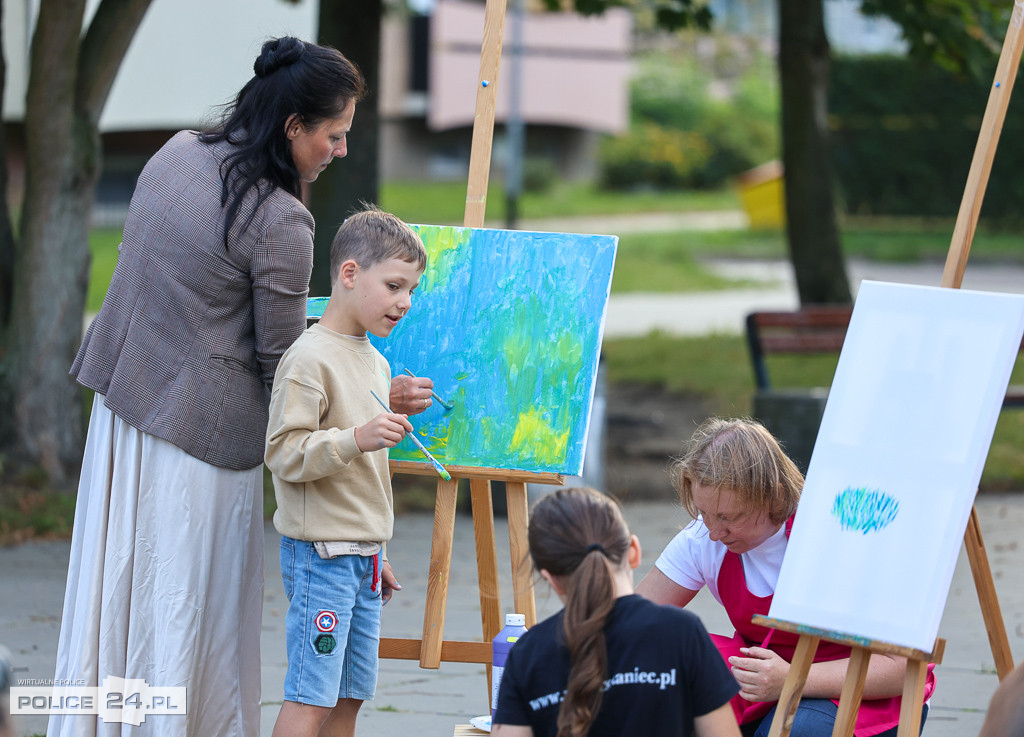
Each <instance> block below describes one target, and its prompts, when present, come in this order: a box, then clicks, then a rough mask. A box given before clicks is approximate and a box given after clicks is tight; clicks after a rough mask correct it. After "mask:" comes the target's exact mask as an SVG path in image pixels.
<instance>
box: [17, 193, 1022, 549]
mask: <svg viewBox="0 0 1024 737" xmlns="http://www.w3.org/2000/svg"><path fill="white" fill-rule="evenodd" d="M465 195H466V188H465V185H464V184H462V183H434V184H431V185H429V186H422V185H420V184H411V183H401V182H398V183H389V184H386V185H385V186H384V187H383V188H382V192H381V206H382V207H384V208H385V209H388V210H391V211H393V212H395V213H396V214H398V215H399V216H400V217H402V218H403V219H405V220H407V221H409V222H428V223H456V224H457V223H461V222H462V218H463V210H464V207H465ZM738 207H739V201H738V198H737V195H736V193H735V192H734V191H733V190H722V191H718V192H672V193H655V192H640V193H631V194H621V193H606V192H599V191H595V190H593V189H592V188H589V187H584V186H577V185H559V186H556V187H554V188H552V189H551V190H550V191H548V192H545V193H542V194H537V193H527V194H525V195H524V196H523V197H522V198H521V200H520V213H521V217H522V218H523V219H538V218H544V217H565V216H574V215H575V216H586V215H598V214H600V215H606V214H618V213H636V212H680V211H691V212H693V211H703V210H723V209H736V208H738ZM503 215H504V192H503V191H502V188H501V184H500V183H493V182H492V183H491V186H490V190H489V197H488V207H487V218H488V219H489V220H490V221H499V222H500V221H501V219H502V218H503ZM952 231H953V222H952V220H949V221H932V220H930V221H917V220H898V221H897V220H863V219H846V220H845V221H843V222H842V224H841V236H842V243H843V248H844V252H845V253H846V254H847V256H849V257H858V258H867V259H875V260H886V261H918V260H922V259H932V260H940V261H941V260H944V259H945V256H946V252H947V251H948V249H949V240H950V236H951V234H952ZM120 239H121V232H120V230H119V229H103V230H96V231H93V233H92V234H91V237H90V248H91V251H92V257H93V259H92V272H91V278H90V283H89V293H88V298H87V310H89V311H91V312H95V311H96V310H98V309H99V308H100V305H101V304H102V301H103V295H104V294H105V292H106V289H107V286H108V285H109V283H110V276H111V274H112V272H113V269H114V264H115V263H116V261H117V247H118V244H119V243H120ZM712 256H719V257H726V256H728V257H740V258H743V257H748V258H785V257H786V243H785V239H784V235H783V233H782V232H781V231H778V230H750V229H744V230H723V231H715V232H691V231H686V232H672V233H628V234H625V235H622V236H621V239H620V243H619V252H618V254H617V258H616V264H615V278H614V281H613V284H612V292H613V293H617V294H621V293H627V292H637V291H647V292H688V291H698V290H713V289H722V288H726V287H732V286H736V285H738V284H741V283H742V282H736V281H732V280H728V279H724V278H722V277H719V276H717V275H716V274H714V273H712V272H711V271H710V270H709V269H708V268H707V267H705V266H704V265H703V261H702V259H705V258H707V257H712ZM971 260H972V261H978V260H989V261H1013V262H1017V263H1021V262H1024V249H1022V248H1021V246H1020V236H1019V234H1015V233H1009V232H1000V231H995V230H991V229H986V228H985V227H980V228H979V230H978V232H977V233H976V235H975V238H974V243H973V247H972V251H971ZM605 358H606V361H607V366H608V372H609V380H610V381H613V382H620V381H621V382H625V381H628V382H639V383H646V384H650V385H653V386H659V387H666V388H668V389H669V390H672V391H678V392H686V393H692V394H699V395H702V396H706V397H709V398H710V404H711V406H712V407H713V408H714V409H713V411H714V412H715V413H716V414H721V415H746V414H749V412H750V409H751V402H752V397H753V388H754V382H753V377H752V376H751V370H750V365H749V359H748V357H747V353H746V347H745V345H744V343H743V339H742V338H740V337H738V336H706V337H701V338H673V337H669V336H666V335H658V334H655V335H651V336H647V337H644V338H635V339H626V340H612V341H607V342H606V344H605ZM769 361H770V368H771V372H772V377H773V380H774V382H775V383H776V385H778V386H799V387H809V386H827V385H828V384H829V383H830V382H831V378H832V375H833V372H834V370H835V362H836V357H828V356H807V357H793V356H777V357H771V358H770V359H769ZM1013 382H1014V383H1018V384H1021V383H1024V366H1022V362H1021V361H1020V360H1018V364H1017V369H1016V372H1015V374H1014V377H1013ZM1021 447H1024V411H1017V410H1010V411H1006V412H1002V413H1001V414H1000V419H999V424H998V425H997V428H996V434H995V438H994V440H993V443H992V449H991V452H990V454H989V459H988V462H987V464H986V466H985V472H984V475H983V477H982V486H983V488H986V489H1006V488H1015V489H1020V488H1024V457H1022V455H1021V453H1020V448H1021ZM0 461H2V459H0ZM5 494H6V496H5ZM272 509H273V500H272V499H268V505H267V511H272ZM72 510H73V500H66V499H63V500H61V499H58V500H56V501H54V500H49V501H48V494H47V493H46V491H45V490H44V489H41V488H38V486H37V485H36V484H35V483H34V482H33V480H32V479H26V480H25V482H24V483H23V484H21V485H19V487H18V489H17V490H16V493H13V494H12V493H11V490H5V489H2V488H0V544H3V542H5V541H7V542H10V541H11V540H13V539H17V538H18V536H19V535H24V534H26V533H27V534H33V533H31V532H28V531H31V530H34V531H35V533H34V534H44V535H45V534H51V535H62V534H66V533H67V531H68V530H70V520H71V514H72Z"/></svg>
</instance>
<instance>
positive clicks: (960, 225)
mask: <svg viewBox="0 0 1024 737" xmlns="http://www.w3.org/2000/svg"><path fill="white" fill-rule="evenodd" d="M1022 52H1024V4H1022V3H1020V2H1016V3H1014V7H1013V12H1012V14H1011V17H1010V24H1009V28H1008V29H1007V33H1006V39H1005V40H1004V42H1003V48H1002V52H1001V53H1000V56H999V64H998V66H997V67H996V75H995V79H994V80H993V83H992V88H991V90H990V92H989V98H988V104H987V105H986V108H985V115H984V118H983V119H982V124H981V130H980V132H979V134H978V143H977V146H976V147H975V150H974V158H973V159H972V161H971V169H970V172H969V173H968V177H967V186H966V188H965V191H964V196H963V199H962V200H961V203H960V210H959V212H958V214H957V221H956V226H955V228H954V230H953V237H952V240H951V242H950V248H949V253H948V255H947V257H946V265H945V268H944V270H943V274H942V282H941V284H940V286H943V287H949V288H951V289H959V288H960V286H961V284H962V282H963V276H964V270H965V268H966V266H967V257H968V255H969V254H970V250H971V242H972V240H973V238H974V232H975V230H976V228H977V225H978V216H979V213H980V212H981V204H982V201H983V199H984V196H985V188H986V186H987V184H988V178H989V174H990V173H991V170H992V161H993V159H994V158H995V151H996V147H997V145H998V143H999V134H1000V132H1001V131H1002V127H1003V121H1004V119H1005V118H1006V110H1007V106H1008V105H1009V102H1010V93H1011V92H1012V91H1013V84H1014V82H1015V80H1016V77H1017V68H1018V66H1019V64H1020V60H1021V54H1022ZM964 546H965V548H966V551H967V556H968V560H969V562H970V565H971V573H972V575H973V577H974V583H975V587H976V588H977V592H978V599H979V602H980V604H981V613H982V617H983V618H984V620H985V628H986V630H987V633H988V639H989V645H990V647H991V649H992V655H993V658H994V659H995V664H996V671H997V673H998V675H999V679H1000V680H1002V679H1003V678H1005V677H1006V676H1007V675H1008V674H1009V673H1010V671H1012V670H1013V656H1012V653H1011V651H1010V643H1009V640H1008V638H1007V635H1006V626H1005V624H1004V622H1003V615H1002V612H1001V610H1000V608H999V600H998V598H997V596H996V589H995V584H994V582H993V579H992V570H991V568H990V566H989V562H988V555H987V553H986V552H985V544H984V542H983V540H982V537H981V526H980V524H979V521H978V512H977V508H976V507H972V509H971V516H970V519H969V520H968V523H967V529H966V530H965V532H964ZM753 621H754V622H755V623H756V624H759V625H761V626H764V627H769V628H772V627H774V628H776V629H781V630H784V631H787V632H793V633H796V634H798V635H800V639H799V640H798V642H797V648H796V652H795V653H794V656H793V661H792V663H791V664H790V666H791V667H790V671H789V675H788V677H787V678H786V683H785V686H784V687H783V691H782V695H781V696H780V698H779V706H778V708H777V709H776V712H775V718H774V720H773V721H772V727H771V731H770V732H769V737H787V736H788V735H789V732H790V728H791V727H792V724H793V718H794V716H795V714H796V709H797V706H798V705H799V702H800V697H801V695H802V693H803V688H804V684H805V682H806V680H807V675H808V673H809V671H810V668H811V664H812V663H813V661H814V652H815V650H816V649H817V647H818V642H819V640H821V639H826V640H830V641H832V642H838V643H840V644H844V645H848V646H850V647H851V656H850V664H849V667H848V669H847V675H846V680H845V681H844V684H843V690H842V694H841V696H840V699H839V711H838V712H837V714H836V721H835V727H834V729H833V732H832V735H833V737H852V735H853V728H854V724H855V722H856V718H857V710H858V708H859V706H860V703H861V700H862V698H861V697H862V695H863V691H864V684H865V681H866V679H867V671H868V662H869V660H870V658H871V654H872V653H887V654H891V655H898V656H902V657H905V658H907V671H906V676H905V678H904V688H903V700H902V706H901V709H900V717H899V719H900V724H899V729H898V737H917V735H918V734H919V732H920V727H921V706H920V705H921V703H922V698H923V694H924V688H925V681H926V677H927V674H928V663H936V664H938V663H941V660H942V654H943V650H944V649H945V642H944V641H943V640H942V639H938V640H936V643H935V647H934V648H933V649H932V651H931V652H924V651H921V650H915V649H912V648H905V647H900V646H898V645H892V644H889V643H884V642H879V641H877V640H867V639H865V638H861V637H855V636H851V635H846V634H844V633H838V632H828V631H824V630H818V629H815V628H811V627H807V626H804V625H800V624H796V623H792V622H784V621H780V620H777V619H772V618H769V617H760V616H758V617H754V620H753Z"/></svg>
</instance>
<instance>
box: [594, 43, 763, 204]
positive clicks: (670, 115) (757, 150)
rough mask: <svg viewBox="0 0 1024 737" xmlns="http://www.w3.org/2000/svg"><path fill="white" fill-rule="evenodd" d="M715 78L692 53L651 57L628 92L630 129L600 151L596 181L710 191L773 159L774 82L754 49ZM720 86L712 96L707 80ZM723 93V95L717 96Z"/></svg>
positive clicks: (620, 185) (640, 66)
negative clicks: (732, 70) (729, 72)
mask: <svg viewBox="0 0 1024 737" xmlns="http://www.w3.org/2000/svg"><path fill="white" fill-rule="evenodd" d="M741 61H742V62H743V63H740V64H733V65H731V66H733V67H738V68H739V69H740V71H739V73H738V74H736V75H735V76H734V77H733V78H731V79H718V80H715V79H713V77H712V76H711V74H709V73H708V71H707V70H706V69H705V68H704V67H703V66H702V65H701V63H699V62H698V61H697V60H696V57H695V56H693V55H691V56H681V55H678V54H677V55H670V54H666V53H664V52H661V53H654V54H649V55H647V56H645V57H642V58H641V59H639V61H638V65H637V66H638V70H639V71H638V73H637V76H636V78H635V79H634V81H633V85H632V89H631V105H632V117H633V124H632V126H631V129H630V131H629V132H628V133H627V134H625V135H623V136H620V137H618V138H614V139H611V140H609V141H606V142H605V145H604V146H603V147H602V149H601V184H602V186H604V187H607V188H610V189H628V188H636V187H638V186H648V187H657V188H672V187H690V188H713V187H718V186H721V184H722V183H723V182H724V181H726V180H728V179H729V178H731V177H733V176H735V175H737V174H739V173H741V172H743V171H746V170H747V169H750V168H752V167H753V166H756V165H757V164H761V163H764V162H765V161H768V160H771V159H773V158H776V157H777V156H778V151H779V143H778V140H779V136H778V85H777V83H776V81H775V71H774V65H773V64H772V62H771V60H770V59H769V58H768V57H767V56H765V55H763V54H759V53H755V54H753V55H752V56H750V58H748V59H745V60H741ZM713 83H714V85H716V89H718V90H719V94H718V95H713V94H712V92H711V90H712V84H713ZM722 90H724V96H723V93H722Z"/></svg>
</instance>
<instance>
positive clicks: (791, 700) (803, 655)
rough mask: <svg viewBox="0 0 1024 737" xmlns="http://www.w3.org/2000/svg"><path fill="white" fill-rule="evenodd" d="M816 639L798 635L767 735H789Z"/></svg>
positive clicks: (816, 646) (776, 736)
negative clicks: (784, 683)
mask: <svg viewBox="0 0 1024 737" xmlns="http://www.w3.org/2000/svg"><path fill="white" fill-rule="evenodd" d="M818 639H819V638H817V637H814V636H812V635H800V639H799V640H798V641H797V643H796V652H794V653H793V662H792V663H790V665H789V675H788V676H787V677H786V685H784V686H783V687H782V695H781V696H780V697H779V704H778V706H777V707H776V709H775V718H774V719H773V720H772V728H771V731H770V732H769V733H768V737H789V732H790V730H791V729H793V718H794V717H795V716H796V709H797V707H798V706H800V697H801V696H802V695H803V692H804V684H805V683H806V682H807V674H808V673H809V672H810V670H811V664H812V663H813V662H814V652H815V651H816V650H817V649H818Z"/></svg>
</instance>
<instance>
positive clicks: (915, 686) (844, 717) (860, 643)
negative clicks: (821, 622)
mask: <svg viewBox="0 0 1024 737" xmlns="http://www.w3.org/2000/svg"><path fill="white" fill-rule="evenodd" d="M752 621H753V622H754V623H755V624H759V625H761V626H762V627H768V628H774V629H778V630H783V631H785V632H792V633H794V634H797V635H799V636H800V639H799V640H797V644H796V651H795V652H794V654H793V661H792V662H791V663H790V667H789V675H788V676H787V677H786V683H785V685H784V686H783V688H782V695H781V696H780V697H779V704H778V706H777V707H776V709H775V718H774V719H773V720H772V728H771V731H769V732H768V737H786V736H787V735H788V734H789V731H790V729H791V728H792V726H793V719H794V717H795V716H796V710H797V707H798V706H799V705H800V697H801V695H802V694H803V690H804V684H805V683H806V682H807V674H808V673H809V672H810V670H811V665H812V664H813V662H814V652H815V650H817V649H818V642H819V641H820V640H829V641H830V642H837V643H839V644H840V645H847V646H849V647H850V648H851V652H850V665H849V667H848V668H847V670H846V680H845V681H844V682H843V690H842V693H841V694H840V696H839V711H838V712H837V713H836V721H835V726H834V727H833V729H832V737H853V727H854V725H855V724H856V722H857V709H858V708H859V707H860V702H861V695H862V694H863V693H864V683H865V681H866V680H867V676H868V663H869V661H870V660H871V655H872V653H885V654H888V655H899V656H902V657H904V658H906V659H907V673H906V676H905V677H904V679H903V702H902V705H901V706H900V726H899V729H898V730H897V737H917V735H918V733H919V732H920V731H921V704H922V702H923V700H924V687H925V681H926V679H927V676H928V664H929V663H935V664H938V663H941V662H942V654H943V651H944V650H945V647H946V643H945V641H944V640H942V639H941V638H939V639H937V640H936V641H935V647H934V648H933V649H932V651H931V652H924V651H923V650H916V649H914V648H909V647H902V646H900V645H892V644H890V643H886V642H880V641H878V640H869V639H866V638H864V637H857V636H855V635H847V634H844V633H841V632H829V631H826V630H821V629H817V628H814V627H807V626H805V625H800V624H794V623H792V622H783V621H781V620H778V619H771V618H769V617H762V616H760V615H758V616H755V617H754V618H753V620H752Z"/></svg>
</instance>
